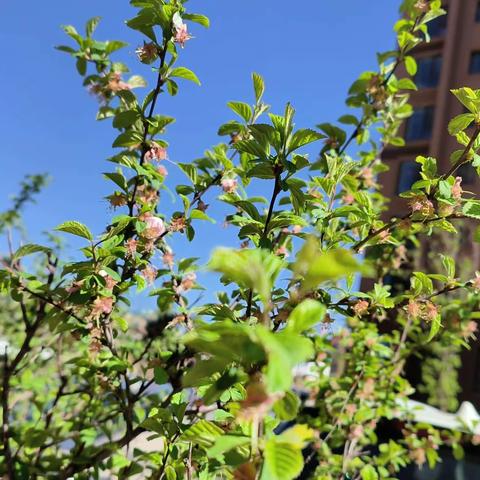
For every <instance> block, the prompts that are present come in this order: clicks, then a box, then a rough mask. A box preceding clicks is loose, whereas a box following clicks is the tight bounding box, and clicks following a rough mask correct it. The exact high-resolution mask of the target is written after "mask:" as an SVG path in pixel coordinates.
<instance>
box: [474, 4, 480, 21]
mask: <svg viewBox="0 0 480 480" xmlns="http://www.w3.org/2000/svg"><path fill="white" fill-rule="evenodd" d="M475 21H476V22H477V23H480V2H478V3H477V10H476V12H475Z"/></svg>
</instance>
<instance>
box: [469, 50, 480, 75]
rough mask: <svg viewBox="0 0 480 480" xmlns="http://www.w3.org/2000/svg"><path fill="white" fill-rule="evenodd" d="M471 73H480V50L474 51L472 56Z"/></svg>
mask: <svg viewBox="0 0 480 480" xmlns="http://www.w3.org/2000/svg"><path fill="white" fill-rule="evenodd" d="M470 73H480V52H473V53H472V56H471V57H470Z"/></svg>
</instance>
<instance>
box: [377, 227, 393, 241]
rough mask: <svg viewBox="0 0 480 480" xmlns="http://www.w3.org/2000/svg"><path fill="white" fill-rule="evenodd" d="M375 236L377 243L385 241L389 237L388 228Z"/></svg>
mask: <svg viewBox="0 0 480 480" xmlns="http://www.w3.org/2000/svg"><path fill="white" fill-rule="evenodd" d="M377 236H378V241H379V243H385V242H386V241H387V240H388V239H389V238H390V230H388V229H387V230H384V231H383V232H380V233H379V234H378V235H377Z"/></svg>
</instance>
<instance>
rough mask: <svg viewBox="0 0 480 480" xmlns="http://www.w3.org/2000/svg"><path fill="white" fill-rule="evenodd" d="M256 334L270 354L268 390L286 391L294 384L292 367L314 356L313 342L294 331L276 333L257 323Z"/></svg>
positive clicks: (268, 354)
mask: <svg viewBox="0 0 480 480" xmlns="http://www.w3.org/2000/svg"><path fill="white" fill-rule="evenodd" d="M256 334H257V336H258V338H259V340H260V342H261V343H262V345H263V347H264V348H265V351H266V352H267V356H268V365H267V366H266V375H265V377H266V383H267V387H268V390H269V391H270V392H271V393H276V392H285V391H286V390H288V389H289V388H290V387H291V385H292V381H293V375H292V369H293V368H294V367H295V366H296V365H298V364H299V363H302V362H305V361H307V360H309V359H311V358H312V356H313V346H312V342H311V341H310V340H309V339H308V338H305V337H303V336H301V335H297V334H294V333H292V332H287V331H283V332H280V333H276V334H274V333H272V332H270V331H269V330H267V329H266V328H265V327H264V326H263V325H257V328H256Z"/></svg>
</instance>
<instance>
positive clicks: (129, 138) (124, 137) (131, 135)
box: [112, 131, 142, 147]
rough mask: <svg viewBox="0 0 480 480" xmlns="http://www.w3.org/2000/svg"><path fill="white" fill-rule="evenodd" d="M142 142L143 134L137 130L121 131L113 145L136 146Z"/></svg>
mask: <svg viewBox="0 0 480 480" xmlns="http://www.w3.org/2000/svg"><path fill="white" fill-rule="evenodd" d="M140 143H142V136H141V135H140V134H139V133H137V132H132V131H129V132H124V133H121V134H120V135H119V136H118V137H117V138H116V139H115V141H114V142H113V145H112V146H113V147H135V146H137V145H139V144H140Z"/></svg>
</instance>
